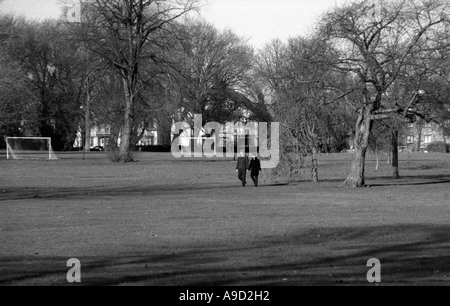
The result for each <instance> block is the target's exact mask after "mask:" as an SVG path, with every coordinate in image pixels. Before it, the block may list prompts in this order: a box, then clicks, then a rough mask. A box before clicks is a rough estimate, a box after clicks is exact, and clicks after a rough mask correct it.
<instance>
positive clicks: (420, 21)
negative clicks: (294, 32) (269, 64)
mask: <svg viewBox="0 0 450 306" xmlns="http://www.w3.org/2000/svg"><path fill="white" fill-rule="evenodd" d="M370 12H371V7H370V6H368V5H367V2H366V1H359V2H356V3H353V4H350V5H346V6H344V7H342V8H340V9H337V10H335V11H333V12H330V13H328V14H327V15H326V16H325V17H324V19H323V22H322V24H321V31H320V32H321V36H322V38H323V40H324V41H326V43H328V44H329V46H330V49H329V50H330V51H329V53H328V59H326V60H325V62H326V63H327V64H328V65H329V67H330V69H332V70H334V71H336V72H339V73H341V74H342V77H343V78H346V79H347V80H348V81H349V82H350V83H353V89H352V91H353V92H355V91H357V92H358V93H359V95H360V97H361V98H360V103H359V107H358V120H357V122H356V126H355V139H354V150H355V153H354V159H353V162H352V167H351V171H350V174H349V176H348V177H347V180H346V182H345V183H346V184H347V185H348V186H353V187H361V186H364V185H365V176H364V168H365V156H366V152H367V149H368V145H369V136H370V132H371V129H372V123H373V120H379V119H384V118H386V117H387V116H392V115H393V114H403V115H405V116H407V115H411V114H413V113H415V112H416V108H415V106H416V105H417V103H418V101H419V100H420V99H419V98H420V94H419V92H420V91H419V90H420V88H415V90H414V91H412V92H410V93H409V98H408V99H404V100H403V101H398V102H400V103H399V104H398V105H394V107H390V105H389V103H386V101H387V99H386V93H388V91H389V89H390V88H391V87H392V86H393V85H394V84H395V82H396V81H397V80H398V79H399V78H400V77H401V76H402V75H404V74H405V73H408V72H410V71H412V70H414V69H413V68H414V67H416V66H417V64H418V63H422V64H421V65H423V64H424V63H427V62H429V58H430V56H431V54H433V53H435V52H443V51H446V50H448V47H449V35H448V33H449V16H448V14H449V12H450V4H449V3H448V1H443V0H437V1H434V0H433V1H430V0H425V1H416V0H403V1H393V2H390V3H386V2H385V7H383V9H382V13H381V14H380V16H379V20H374V18H370V17H369V15H370V14H369V13H370ZM447 52H448V51H447Z"/></svg>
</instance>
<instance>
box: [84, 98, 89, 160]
mask: <svg viewBox="0 0 450 306" xmlns="http://www.w3.org/2000/svg"><path fill="white" fill-rule="evenodd" d="M90 99H91V95H90V93H89V90H88V92H87V96H86V105H85V108H84V133H85V134H84V148H83V150H84V152H88V151H89V150H90V148H91V101H90Z"/></svg>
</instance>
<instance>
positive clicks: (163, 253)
mask: <svg viewBox="0 0 450 306" xmlns="http://www.w3.org/2000/svg"><path fill="white" fill-rule="evenodd" d="M59 158H60V159H59V160H57V161H32V160H28V161H12V160H6V158H5V157H4V156H2V155H0V209H1V213H0V271H1V272H0V285H68V282H67V280H66V274H67V272H68V270H69V269H70V268H69V267H66V264H67V261H68V259H70V258H77V259H79V260H80V261H81V273H82V274H81V278H82V283H81V284H82V285H150V286H160V285H170V286H172V285H173V286H177V285H189V286H200V285H201V286H204V285H213V286H216V285H245V286H247V285H256V286H260V285H264V286H284V285H293V286H297V285H369V283H368V281H367V279H366V274H367V272H368V271H369V269H370V267H367V266H366V264H367V261H368V260H369V259H371V258H377V259H379V260H380V261H381V278H382V279H381V281H382V282H381V285H450V154H412V153H404V154H403V155H401V175H402V179H400V180H397V181H394V180H392V179H391V172H392V171H391V169H390V166H389V165H388V164H387V163H386V160H382V161H381V162H380V169H379V171H375V170H374V169H375V159H374V157H373V156H369V158H368V162H367V169H366V174H367V183H368V184H369V186H370V187H368V188H361V189H349V188H346V187H343V186H342V182H343V181H344V179H345V177H346V174H347V171H348V169H349V166H350V159H351V156H350V155H348V154H339V155H324V156H321V160H320V170H319V171H320V173H319V175H320V178H321V180H322V182H321V183H319V184H311V183H309V182H301V183H296V184H292V185H277V186H271V185H267V184H266V185H264V184H263V185H262V186H261V187H259V188H254V187H252V186H250V185H249V186H248V187H247V188H242V187H240V184H239V183H240V182H239V181H238V180H237V178H236V172H235V170H234V169H235V163H234V161H233V160H218V159H216V160H206V159H174V158H173V157H172V156H171V155H170V154H163V153H161V154H160V153H138V155H137V160H138V162H135V163H130V164H113V163H111V162H109V161H108V160H107V158H106V155H104V154H103V153H91V154H88V155H87V158H86V160H84V161H83V160H82V155H81V154H80V153H65V154H59Z"/></svg>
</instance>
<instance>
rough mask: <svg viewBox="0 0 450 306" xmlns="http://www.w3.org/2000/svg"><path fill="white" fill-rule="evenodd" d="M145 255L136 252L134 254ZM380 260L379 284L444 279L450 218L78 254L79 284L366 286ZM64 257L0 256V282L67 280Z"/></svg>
mask: <svg viewBox="0 0 450 306" xmlns="http://www.w3.org/2000/svg"><path fill="white" fill-rule="evenodd" d="M144 253H147V254H150V255H138V254H144ZM371 258H377V259H379V260H380V261H381V271H382V284H385V285H404V284H407V285H436V284H438V285H450V225H442V226H438V225H436V226H434V225H421V224H416V225H391V226H371V227H334V228H325V227H322V228H314V229H310V230H306V231H299V232H298V233H291V234H288V235H278V236H267V237H262V238H260V239H258V240H256V241H253V242H251V243H249V242H248V241H241V242H224V241H219V242H217V243H215V244H212V243H209V244H200V245H195V244H192V245H189V246H187V247H186V248H184V249H182V251H180V249H179V248H167V249H165V250H160V251H157V250H151V249H149V247H148V246H140V247H137V249H136V252H135V253H132V254H122V255H118V256H113V255H110V256H98V257H80V258H79V259H80V260H81V262H82V285H151V286H159V285H173V286H180V285H183V286H230V285H251V286H255V285H256V286H284V285H369V283H368V281H367V279H366V275H367V272H368V271H369V269H370V267H367V265H366V264H367V261H368V260H369V259H371ZM67 260H68V258H62V257H44V258H41V257H39V256H34V257H33V256H12V257H3V258H0V263H1V265H2V267H3V268H2V270H3V272H2V274H1V275H0V285H11V284H24V283H25V284H30V283H31V284H38V285H39V284H50V285H55V284H56V285H69V284H68V283H67V281H66V279H65V277H66V273H67V271H68V269H69V268H66V266H65V264H66V261H67Z"/></svg>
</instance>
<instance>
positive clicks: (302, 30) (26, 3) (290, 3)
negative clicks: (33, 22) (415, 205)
mask: <svg viewBox="0 0 450 306" xmlns="http://www.w3.org/2000/svg"><path fill="white" fill-rule="evenodd" d="M343 2H345V0H203V3H205V5H204V6H202V8H201V11H200V12H201V16H202V17H203V18H204V19H206V20H207V21H209V22H211V23H213V24H214V25H215V26H216V27H217V28H218V29H221V30H223V29H231V30H233V31H234V32H235V33H236V34H238V35H239V36H242V37H244V38H246V39H248V40H249V43H250V44H252V45H254V46H255V47H256V48H260V47H262V46H263V45H264V44H266V43H268V42H270V41H271V40H273V39H275V38H279V39H281V40H283V41H285V40H286V39H287V38H289V37H295V36H299V35H304V34H307V33H309V32H310V31H311V29H312V27H313V26H314V24H315V23H316V21H317V19H318V18H319V17H320V15H321V14H322V13H324V12H326V11H327V10H328V9H330V8H333V7H335V6H336V5H339V4H340V3H343ZM58 3H61V0H0V13H13V14H16V15H24V16H26V17H27V18H29V19H37V20H43V19H47V18H59V17H60V15H61V6H60V4H58Z"/></svg>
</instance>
